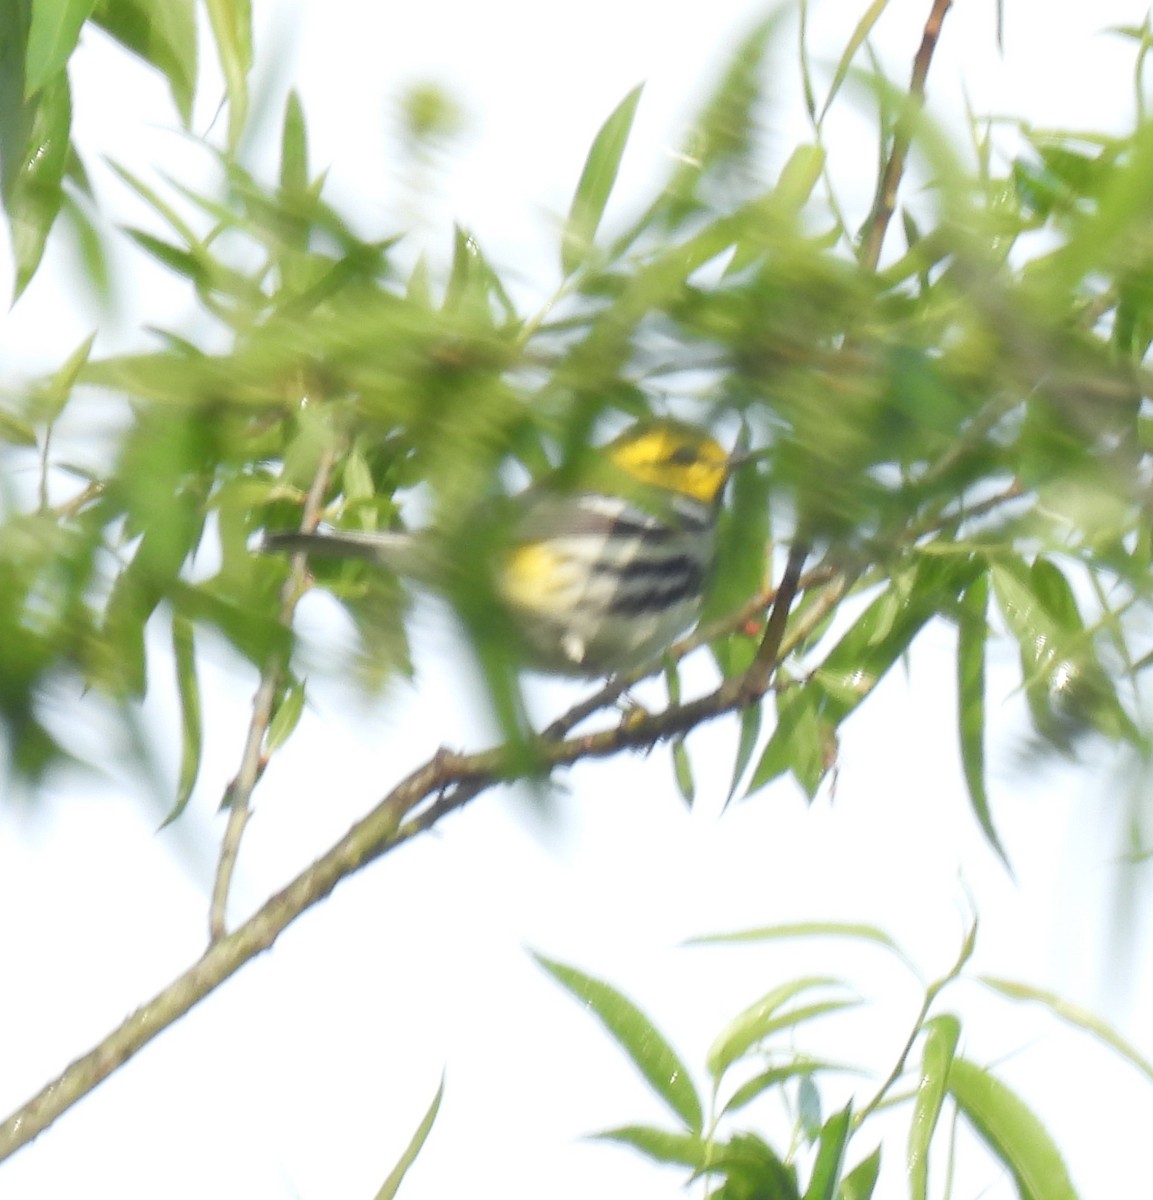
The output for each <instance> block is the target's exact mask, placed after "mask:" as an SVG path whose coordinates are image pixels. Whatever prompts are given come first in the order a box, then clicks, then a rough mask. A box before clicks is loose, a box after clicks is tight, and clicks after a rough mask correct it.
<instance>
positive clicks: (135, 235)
mask: <svg viewBox="0 0 1153 1200" xmlns="http://www.w3.org/2000/svg"><path fill="white" fill-rule="evenodd" d="M124 232H125V233H126V234H128V236H129V237H130V238H131V239H132V240H133V241H134V242H135V243H136V244H137V245H138V246H139V247H140V248H141V249H142V250H146V251H147V252H148V253H149V254H150V255H152V257H153V258H154V259H156V261H157V262H159V263H162V264H163V265H164V266H166V267H167V268H168V269H169V270H170V271H175V272H176V274H177V275H183V276H184V277H185V278H186V279H191V280H192V282H193V283H195V284H196V285H197V286H198V287H200V286H203V285H205V284H207V283H208V280H209V277H210V273H211V272H210V268H209V265H208V263H207V262H206V261H205V260H204V258H203V257H202V256H200V255H199V254H195V253H193V252H191V251H188V250H185V249H183V248H182V247H180V246H174V245H172V243H171V242H166V241H164V240H163V239H162V238H158V237H156V236H155V235H153V234H151V233H147V232H145V231H144V230H143V229H130V228H127V227H125V229H124Z"/></svg>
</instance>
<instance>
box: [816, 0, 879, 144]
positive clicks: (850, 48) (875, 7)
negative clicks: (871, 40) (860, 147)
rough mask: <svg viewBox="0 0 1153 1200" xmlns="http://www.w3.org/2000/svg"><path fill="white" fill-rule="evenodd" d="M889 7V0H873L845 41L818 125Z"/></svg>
mask: <svg viewBox="0 0 1153 1200" xmlns="http://www.w3.org/2000/svg"><path fill="white" fill-rule="evenodd" d="M888 7H889V0H873V2H872V3H871V4H870V5H869V7H868V8H867V9H865V12H864V14H863V15H862V16H861V19H860V20H859V21H858V22H857V24H856V26H855V27H854V29H853V32H852V34H851V35H850V36H849V40H848V42H846V43H845V48H844V50H843V51H842V52H841V57H840V61H839V62H838V63H837V69H836V70H835V71H834V72H833V82H832V83H831V84H830V85H829V94H828V95H827V96H826V97H825V104H824V107H823V108H822V109H821V115H820V116H819V117H818V118H817V124H818V125H820V124H821V122H822V121H824V119H825V115H826V114H827V113H828V111H829V108H830V107H831V105H832V103H833V101H834V100H835V99H836V98H837V93H838V92H839V91H840V90H841V85H842V84H843V83H844V82H845V77H846V76H847V75H848V73H849V68H850V67H851V66H852V65H853V59H854V58H855V57H856V56H857V51H858V50H860V48H861V47H862V46H863V45H864V43H865V41H866V40H867V39H868V36H869V34H870V33H872V31H873V26H874V25H876V23H877V22H878V21H879V20H880V18H881V14H882V13H883V12H884V11H885V9H886V8H888Z"/></svg>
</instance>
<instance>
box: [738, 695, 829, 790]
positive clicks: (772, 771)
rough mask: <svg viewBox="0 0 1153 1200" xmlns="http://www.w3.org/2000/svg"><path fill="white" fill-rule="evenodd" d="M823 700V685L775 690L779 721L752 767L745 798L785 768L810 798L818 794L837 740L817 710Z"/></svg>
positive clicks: (781, 772) (781, 773)
mask: <svg viewBox="0 0 1153 1200" xmlns="http://www.w3.org/2000/svg"><path fill="white" fill-rule="evenodd" d="M822 700H823V696H822V694H821V691H820V689H819V688H818V687H814V686H811V685H809V686H804V687H795V688H788V689H785V690H784V691H779V692H777V693H776V707H777V724H776V727H775V728H774V729H773V732H772V734H771V735H770V737H769V740H768V742H767V743H766V744H765V748H764V750H762V751H761V757H760V759H759V761H758V762H757V765H756V767H754V768H753V774H752V777H751V778H750V779H749V784H748V787H747V788H746V789H745V797H746V799H747V798H748V797H749V796H751V795H753V794H754V793H755V792H758V791H760V789H761V788H763V787H765V785H766V784H769V783H771V782H772V781H773V780H774V779H776V778H777V776H778V775H783V774H784V773H785V772H786V771H792V772H793V775H794V776H795V777H796V780H797V782H798V783H799V784H800V785H801V787H802V788H804V790H805V794H806V795H807V796H808V797H809V798H810V799H812V798H813V796H815V795H816V794H817V789H818V788H819V787H820V786H821V781H822V780H823V779H824V777H825V772H826V771H827V770H828V768H829V765H830V754H829V750H830V747H831V746H834V745H835V741H836V739H835V731H834V729H833V727H832V726H831V724H830V723H829V722H828V721H826V720H824V719H823V718H822V716H821V715H820V714H819V712H818V707H819V706H820V705H821V703H822Z"/></svg>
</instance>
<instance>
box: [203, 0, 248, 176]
mask: <svg viewBox="0 0 1153 1200" xmlns="http://www.w3.org/2000/svg"><path fill="white" fill-rule="evenodd" d="M205 5H206V7H207V9H208V20H209V22H210V24H211V25H212V36H213V38H214V39H215V41H216V53H217V55H218V57H219V58H220V66H221V69H222V70H223V72H224V85H225V88H226V89H227V91H228V148H229V150H230V151H232V152H233V153H235V151H236V148H237V147H238V146H239V144H240V138H241V135H242V134H243V133H244V127H245V124H246V123H247V121H248V72H249V71H250V70H252V5H251V3H250V0H205Z"/></svg>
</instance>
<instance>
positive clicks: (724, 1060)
mask: <svg viewBox="0 0 1153 1200" xmlns="http://www.w3.org/2000/svg"><path fill="white" fill-rule="evenodd" d="M843 986H844V984H842V983H841V981H840V980H838V979H834V978H831V977H828V976H823V975H821V976H808V977H806V978H803V979H793V980H790V981H789V982H788V983H783V984H781V985H779V986H778V987H775V988H773V989H772V991H769V992H766V993H765V995H763V996H762V997H761V998H760V999H759V1000H757V1001H756V1002H755V1003H753V1004H750V1005H749V1007H748V1008H746V1009H745V1010H744V1011H743V1012H741V1013H738V1015H737V1016H735V1017H734V1018H733V1019H732V1020H731V1021H730V1022H729V1023H728V1024H727V1025H726V1026H725V1028H724V1029H722V1030H721V1032H720V1033H719V1034H718V1035H717V1037H716V1039H715V1040H714V1042H713V1044H712V1046H711V1047H710V1048H709V1053H708V1058H707V1059H706V1062H707V1064H708V1068H709V1073H710V1074H711V1075H712V1076H713V1078H714V1079H718V1080H719V1079H720V1077H721V1076H722V1075H723V1074H724V1072H725V1071H726V1070H727V1069H728V1068H729V1067H730V1066H731V1065H732V1064H733V1063H734V1062H736V1061H737V1060H738V1059H739V1058H741V1057H742V1056H743V1055H744V1053H745V1051H746V1050H748V1049H749V1047H750V1046H754V1045H756V1044H757V1043H758V1042H760V1041H763V1040H764V1039H765V1038H766V1037H768V1036H769V1035H770V1034H771V1033H773V1032H775V1031H776V1030H778V1029H785V1028H788V1027H789V1026H792V1025H796V1024H798V1023H800V1022H801V1021H805V1020H808V1019H810V1018H811V1017H815V1016H820V1015H822V1013H825V1012H831V1011H833V1010H834V1009H837V1008H844V1007H846V1006H847V1005H848V1004H849V1003H852V1002H850V1001H839V1000H838V1001H828V1002H823V1003H821V1004H816V1005H808V1006H804V1007H801V1008H797V1009H793V1010H791V1011H788V1012H785V1013H781V1011H780V1010H781V1008H782V1006H783V1005H785V1004H787V1003H788V1002H789V1001H790V1000H792V999H793V997H795V996H799V995H800V994H801V993H803V992H807V991H812V990H813V989H815V988H827V987H843Z"/></svg>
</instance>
